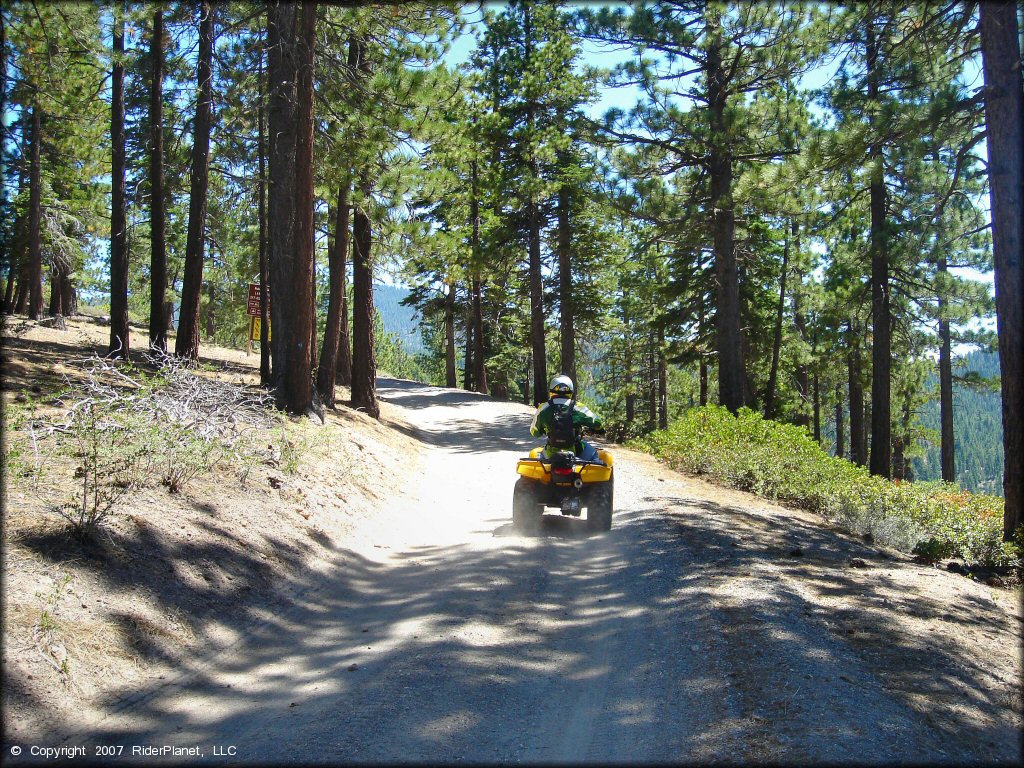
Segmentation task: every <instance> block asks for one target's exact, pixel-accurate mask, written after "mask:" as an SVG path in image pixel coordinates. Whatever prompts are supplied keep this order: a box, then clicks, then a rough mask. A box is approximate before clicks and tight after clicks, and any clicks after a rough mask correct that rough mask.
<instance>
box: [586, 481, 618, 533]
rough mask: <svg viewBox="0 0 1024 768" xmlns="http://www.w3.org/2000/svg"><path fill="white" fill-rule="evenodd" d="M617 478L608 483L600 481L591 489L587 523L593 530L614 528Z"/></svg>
mask: <svg viewBox="0 0 1024 768" xmlns="http://www.w3.org/2000/svg"><path fill="white" fill-rule="evenodd" d="M614 483H615V478H614V477H612V478H611V479H609V480H608V482H606V483H598V484H596V485H595V486H594V487H593V488H591V489H590V498H589V500H588V501H589V503H588V504H587V523H589V525H590V530H592V531H610V530H611V529H612V506H613V501H614V495H615V486H614Z"/></svg>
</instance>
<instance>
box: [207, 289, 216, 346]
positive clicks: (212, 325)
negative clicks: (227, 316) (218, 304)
mask: <svg viewBox="0 0 1024 768" xmlns="http://www.w3.org/2000/svg"><path fill="white" fill-rule="evenodd" d="M206 290H207V302H206V340H207V341H209V342H212V341H213V337H214V334H215V333H216V332H217V325H216V320H217V317H216V315H217V312H216V310H215V309H214V306H215V305H214V301H216V298H217V297H216V292H215V289H214V287H213V282H212V281H208V282H207V283H206Z"/></svg>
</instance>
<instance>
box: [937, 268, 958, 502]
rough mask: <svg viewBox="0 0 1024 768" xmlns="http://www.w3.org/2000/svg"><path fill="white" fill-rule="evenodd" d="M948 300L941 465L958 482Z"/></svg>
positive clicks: (943, 329)
mask: <svg viewBox="0 0 1024 768" xmlns="http://www.w3.org/2000/svg"><path fill="white" fill-rule="evenodd" d="M939 272H946V257H945V255H944V254H942V255H940V256H939ZM945 309H946V300H945V299H944V298H943V297H941V296H940V297H939V423H940V425H941V443H940V451H939V455H940V464H941V465H942V479H943V480H945V481H946V482H947V483H954V482H956V466H955V463H956V462H955V458H954V453H953V451H954V436H953V356H952V349H951V346H952V345H951V337H950V332H949V320H947V319H945V316H944V313H945Z"/></svg>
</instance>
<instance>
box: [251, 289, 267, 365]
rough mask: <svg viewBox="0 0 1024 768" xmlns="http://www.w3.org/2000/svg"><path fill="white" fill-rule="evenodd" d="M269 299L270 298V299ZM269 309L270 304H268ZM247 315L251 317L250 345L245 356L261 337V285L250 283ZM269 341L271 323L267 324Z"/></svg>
mask: <svg viewBox="0 0 1024 768" xmlns="http://www.w3.org/2000/svg"><path fill="white" fill-rule="evenodd" d="M268 298H269V297H268ZM267 304H268V308H269V304H270V302H269V301H268V302H267ZM245 313H246V314H247V315H248V316H249V343H248V344H247V345H246V348H245V354H247V355H248V354H250V353H251V352H252V343H253V342H254V341H256V340H257V339H259V337H260V320H261V317H260V286H259V283H249V300H248V301H247V302H246V306H245ZM267 340H268V341H269V340H270V323H269V322H268V323H267Z"/></svg>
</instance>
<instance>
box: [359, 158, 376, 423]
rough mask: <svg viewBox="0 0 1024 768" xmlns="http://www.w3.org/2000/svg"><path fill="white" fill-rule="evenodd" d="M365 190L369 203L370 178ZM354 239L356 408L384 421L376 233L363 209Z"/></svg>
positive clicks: (362, 186)
mask: <svg viewBox="0 0 1024 768" xmlns="http://www.w3.org/2000/svg"><path fill="white" fill-rule="evenodd" d="M361 188H362V190H363V199H364V201H369V198H370V184H369V182H368V181H367V180H366V178H364V179H363V181H362V184H361ZM365 204H366V203H364V205H365ZM352 240H353V249H352V407H353V408H358V409H360V410H362V411H365V412H366V413H367V414H368V415H369V416H372V417H373V418H375V419H377V418H380V406H379V405H378V404H377V382H376V379H377V359H376V346H375V340H374V333H373V316H374V308H373V264H372V262H371V257H370V247H371V244H372V241H373V232H372V230H371V227H370V219H369V217H368V216H367V215H366V212H365V211H364V210H363V208H362V207H358V208H356V211H355V216H354V221H353V238H352Z"/></svg>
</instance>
